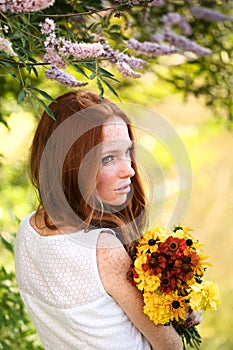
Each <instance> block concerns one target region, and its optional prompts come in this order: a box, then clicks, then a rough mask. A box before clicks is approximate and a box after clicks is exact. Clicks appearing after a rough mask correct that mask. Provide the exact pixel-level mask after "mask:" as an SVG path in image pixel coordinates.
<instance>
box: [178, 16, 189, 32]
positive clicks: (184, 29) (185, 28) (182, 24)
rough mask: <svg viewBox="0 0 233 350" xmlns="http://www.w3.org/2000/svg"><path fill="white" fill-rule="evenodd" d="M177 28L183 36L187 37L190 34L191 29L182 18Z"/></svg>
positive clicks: (182, 17)
mask: <svg viewBox="0 0 233 350" xmlns="http://www.w3.org/2000/svg"><path fill="white" fill-rule="evenodd" d="M179 27H180V29H181V31H182V33H184V34H185V35H189V34H191V33H192V28H191V26H190V24H189V23H188V21H187V19H186V18H185V17H184V16H181V20H180V23H179Z"/></svg>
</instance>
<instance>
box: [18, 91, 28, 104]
mask: <svg viewBox="0 0 233 350" xmlns="http://www.w3.org/2000/svg"><path fill="white" fill-rule="evenodd" d="M26 97H27V93H26V91H25V90H24V89H22V90H21V91H20V92H19V94H18V99H17V102H18V104H19V105H20V104H21V103H22V102H23V101H24V100H25V98H26Z"/></svg>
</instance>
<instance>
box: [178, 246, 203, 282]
mask: <svg viewBox="0 0 233 350" xmlns="http://www.w3.org/2000/svg"><path fill="white" fill-rule="evenodd" d="M199 261H200V257H199V256H198V254H197V253H196V252H192V251H189V250H188V249H186V250H185V251H184V255H183V256H182V258H181V259H179V260H176V261H175V262H174V270H175V274H176V276H177V277H178V278H180V279H181V280H182V281H184V282H186V281H189V280H191V279H192V278H193V277H194V271H195V267H196V266H197V265H198V264H199Z"/></svg>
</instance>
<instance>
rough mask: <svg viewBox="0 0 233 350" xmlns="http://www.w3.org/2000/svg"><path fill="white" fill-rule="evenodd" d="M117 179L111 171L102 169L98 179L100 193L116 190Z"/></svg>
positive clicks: (97, 186)
mask: <svg viewBox="0 0 233 350" xmlns="http://www.w3.org/2000/svg"><path fill="white" fill-rule="evenodd" d="M114 185H115V177H114V175H113V173H112V171H111V170H110V169H107V168H105V169H102V170H101V172H100V174H99V175H98V178H97V184H96V188H97V190H98V191H104V190H107V189H110V188H112V189H113V188H114Z"/></svg>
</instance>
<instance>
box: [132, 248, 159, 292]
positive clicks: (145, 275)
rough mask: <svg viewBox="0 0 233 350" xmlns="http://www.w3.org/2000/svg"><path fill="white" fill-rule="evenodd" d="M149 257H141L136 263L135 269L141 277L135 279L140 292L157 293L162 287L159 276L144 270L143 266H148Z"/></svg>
mask: <svg viewBox="0 0 233 350" xmlns="http://www.w3.org/2000/svg"><path fill="white" fill-rule="evenodd" d="M146 261H147V256H146V255H144V254H143V255H139V256H138V257H137V259H136V260H135V262H134V268H135V271H136V273H137V274H138V275H139V277H138V278H134V281H135V283H136V284H137V288H138V289H139V290H143V289H146V290H148V291H152V292H153V291H155V290H156V289H158V287H159V286H160V278H159V275H157V276H155V275H154V274H153V273H152V271H151V270H147V271H145V270H143V264H146Z"/></svg>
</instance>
